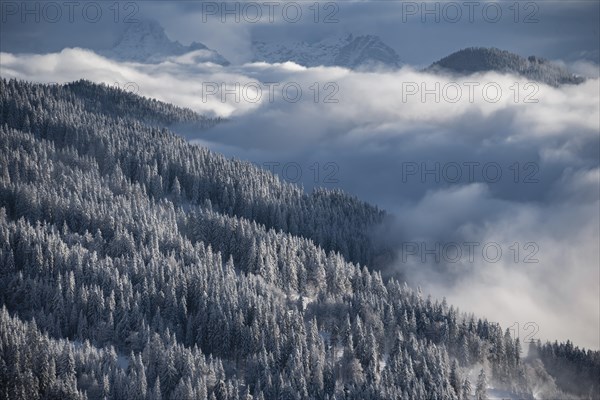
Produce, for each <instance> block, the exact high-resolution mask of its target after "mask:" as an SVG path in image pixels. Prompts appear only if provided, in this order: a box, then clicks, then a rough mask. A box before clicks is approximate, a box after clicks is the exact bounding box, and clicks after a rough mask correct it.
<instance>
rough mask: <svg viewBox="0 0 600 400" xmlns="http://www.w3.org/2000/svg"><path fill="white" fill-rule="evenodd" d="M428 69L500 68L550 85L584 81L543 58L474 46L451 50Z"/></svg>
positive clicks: (464, 71)
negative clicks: (525, 56)
mask: <svg viewBox="0 0 600 400" xmlns="http://www.w3.org/2000/svg"><path fill="white" fill-rule="evenodd" d="M427 71H432V72H449V73H457V74H471V73H476V72H486V71H497V72H504V73H513V74H517V75H521V76H523V77H525V78H528V79H531V80H534V81H539V82H544V83H546V84H548V85H551V86H558V85H563V84H578V83H581V82H583V81H584V78H582V77H580V76H576V75H574V74H571V73H569V72H568V71H567V70H565V69H564V68H562V67H560V66H557V65H554V64H552V63H550V62H549V61H548V60H545V59H543V58H538V57H535V56H530V57H528V58H524V57H521V56H519V55H517V54H513V53H510V52H508V51H506V50H499V49H496V48H485V47H471V48H467V49H464V50H460V51H457V52H455V53H452V54H450V55H449V56H447V57H444V58H442V59H441V60H439V61H436V62H434V63H433V64H432V65H431V66H429V68H427Z"/></svg>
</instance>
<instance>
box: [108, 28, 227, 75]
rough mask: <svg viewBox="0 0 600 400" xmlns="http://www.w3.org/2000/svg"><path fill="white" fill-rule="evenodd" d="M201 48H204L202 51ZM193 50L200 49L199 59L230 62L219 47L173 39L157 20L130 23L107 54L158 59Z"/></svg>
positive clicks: (151, 59) (129, 57)
mask: <svg viewBox="0 0 600 400" xmlns="http://www.w3.org/2000/svg"><path fill="white" fill-rule="evenodd" d="M198 50H203V51H202V52H198ZM190 52H195V53H196V54H195V57H194V59H195V61H196V62H213V63H216V64H221V65H228V64H229V62H228V61H227V60H226V59H225V58H224V57H223V56H221V55H220V54H219V53H218V52H217V51H215V50H212V49H209V48H208V47H206V46H205V45H204V44H202V43H199V42H193V43H192V44H190V45H189V46H184V45H182V44H181V43H179V42H178V41H172V40H171V39H169V37H168V36H167V34H166V33H165V30H164V28H163V27H162V26H161V25H160V24H159V23H158V22H156V21H153V20H143V21H140V22H138V23H134V24H130V25H129V26H128V27H127V29H126V30H125V32H124V33H123V35H122V36H121V37H120V38H119V40H118V41H117V42H116V43H115V45H114V46H113V48H112V49H111V50H109V51H107V52H105V55H107V56H108V57H111V58H115V59H118V60H123V61H136V62H147V63H154V62H161V61H164V60H166V59H169V58H173V57H179V56H182V55H184V54H187V53H190Z"/></svg>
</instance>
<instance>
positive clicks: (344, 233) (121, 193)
mask: <svg viewBox="0 0 600 400" xmlns="http://www.w3.org/2000/svg"><path fill="white" fill-rule="evenodd" d="M73 86H74V87H78V85H77V84H75V85H72V86H69V85H65V86H51V85H38V84H30V83H26V82H20V81H14V80H11V81H6V80H0V118H1V119H0V302H1V303H2V304H3V306H2V309H1V310H0V367H1V368H0V396H2V398H10V399H27V400H29V399H37V398H60V399H84V398H88V399H103V398H114V399H123V398H127V399H162V398H165V399H187V398H200V399H207V398H208V399H219V400H240V399H244V400H247V399H251V398H253V399H332V398H337V399H356V400H358V399H381V400H384V399H395V398H407V399H433V398H438V399H449V400H465V399H468V398H469V396H470V394H469V393H468V392H469V390H468V387H469V386H471V384H470V383H469V379H470V376H472V375H473V371H474V370H476V371H477V372H478V371H479V369H480V368H481V365H482V363H484V364H485V365H486V367H485V368H486V369H488V376H489V381H490V383H492V384H494V385H495V386H498V387H503V388H505V389H506V390H509V389H510V391H511V393H516V394H518V397H519V398H520V399H528V400H529V399H533V391H534V388H537V387H538V386H537V384H538V382H537V381H536V380H535V379H537V378H536V377H537V376H538V375H543V374H545V375H544V376H547V377H550V375H548V373H546V372H545V369H544V365H543V363H542V362H541V361H540V359H539V357H538V358H535V356H532V358H535V360H533V361H532V362H531V363H529V362H525V360H522V359H521V358H520V356H519V355H520V343H519V341H518V339H515V338H513V337H511V335H510V331H504V332H503V330H502V329H501V328H500V326H498V325H497V324H494V323H491V322H489V321H487V320H485V319H475V318H474V317H473V316H468V315H464V314H461V313H459V312H458V311H457V310H456V309H455V308H453V307H452V306H448V304H447V303H446V302H445V301H435V300H433V299H431V298H423V296H422V295H421V293H419V292H415V291H413V290H411V289H409V288H408V287H407V286H406V285H401V284H400V283H399V282H397V281H395V280H393V279H390V280H389V281H387V282H385V281H383V279H382V277H381V274H379V273H378V272H376V271H369V270H368V269H367V268H366V267H360V266H358V265H356V264H355V263H351V262H348V258H346V257H344V256H343V255H342V254H340V253H339V252H335V251H326V250H325V249H324V248H323V247H324V245H322V243H327V242H329V243H330V244H332V243H335V246H333V249H335V247H336V246H340V245H341V244H342V243H344V244H346V245H350V244H352V243H354V242H353V240H355V241H356V242H361V241H364V237H362V238H361V237H359V238H356V239H353V235H356V234H358V233H360V232H362V231H364V230H365V229H366V228H368V227H369V226H370V225H371V224H375V223H377V222H378V221H379V220H380V219H379V218H380V216H381V215H380V212H379V211H378V210H377V209H376V208H374V207H371V206H369V205H367V204H364V203H362V202H359V201H357V200H356V199H353V198H352V197H349V196H347V195H345V194H343V193H341V192H329V191H319V192H318V193H317V194H311V195H307V194H304V193H303V191H302V190H301V189H300V188H298V187H296V186H294V185H289V184H285V183H282V182H280V181H279V180H278V179H277V178H276V177H275V176H273V175H272V174H269V173H268V172H266V171H263V170H260V169H258V168H255V167H253V166H251V165H250V164H248V163H243V162H241V161H235V160H227V159H225V158H224V157H221V156H219V155H217V154H214V153H212V152H209V151H207V150H206V149H202V148H199V147H197V146H193V145H190V144H189V143H186V142H185V141H184V140H183V139H182V138H179V137H177V136H175V135H174V134H173V133H171V132H170V131H168V130H167V129H164V128H159V127H157V126H156V125H155V124H154V123H153V122H152V123H150V124H146V123H145V122H144V117H143V115H144V111H143V110H145V109H146V107H147V103H148V102H149V100H148V99H142V98H139V99H138V100H139V104H138V105H137V106H135V107H131V108H129V109H130V113H129V114H128V113H121V112H120V111H118V109H117V110H115V109H114V108H113V106H112V105H111V104H110V103H112V102H113V101H114V98H111V97H110V96H106V92H105V91H106V88H104V87H101V86H98V87H96V86H95V85H93V84H89V83H87V84H85V85H84V87H85V90H79V89H77V90H75V91H74V90H73ZM95 88H96V90H94V89H95ZM118 93H119V92H114V93H112V94H111V95H115V96H116V95H117V94H118ZM94 100H95V101H94ZM105 102H106V103H109V104H105ZM89 104H93V107H89V106H88V105H89ZM175 109H176V108H175ZM136 110H139V111H136ZM138 112H139V115H137V114H138ZM180 113H181V114H182V115H184V114H185V112H184V111H183V110H178V111H177V112H176V114H177V115H179V114H180ZM260 220H264V221H266V222H267V223H266V224H263V223H261V222H260ZM284 222H285V223H284ZM277 224H281V226H284V227H285V229H282V228H276V229H272V228H273V227H274V226H275V225H277ZM294 224H300V225H299V227H296V228H294V227H293V226H294ZM311 224H312V225H311ZM311 235H312V236H314V238H310V237H309V236H311ZM365 248H368V247H365ZM569 348H570V347H568V348H567V349H569ZM553 354H556V355H557V356H558V357H556V359H555V360H553V364H560V360H561V359H563V358H569V359H571V356H572V355H574V356H575V357H573V358H572V360H573V363H575V362H576V363H577V366H578V368H579V370H580V371H584V372H585V373H583V374H581V376H583V377H586V378H585V379H583V378H582V379H581V381H579V382H578V383H579V386H580V387H585V386H587V388H588V389H593V387H592V386H591V385H590V383H589V382H588V381H587V377H588V376H591V377H593V376H594V374H593V372H594V371H596V369H597V365H598V353H597V352H595V353H590V352H587V353H586V352H581V353H580V352H578V351H575V352H573V351H570V352H565V351H563V350H561V351H560V352H556V353H553ZM532 365H534V366H532ZM534 367H535V368H534ZM536 374H537V375H536ZM549 381H550V383H548V384H547V385H546V386H547V387H546V388H545V389H544V390H543V391H538V390H537V389H536V393H538V392H539V393H538V395H539V396H541V398H545V399H546V398H567V397H566V395H565V394H564V393H563V392H561V391H560V390H559V389H558V388H557V387H556V386H555V385H554V386H552V385H553V384H552V382H551V381H552V379H551V378H549ZM570 383H572V380H571V381H570ZM473 386H475V385H473ZM590 393H591V395H593V394H595V393H594V392H591V391H590ZM584 398H585V397H584ZM592 398H593V397H592Z"/></svg>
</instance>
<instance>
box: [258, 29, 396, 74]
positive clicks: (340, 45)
mask: <svg viewBox="0 0 600 400" xmlns="http://www.w3.org/2000/svg"><path fill="white" fill-rule="evenodd" d="M252 50H253V53H254V61H266V62H270V63H275V62H278V63H281V62H286V61H293V62H295V63H297V64H300V65H304V66H307V67H314V66H319V65H323V66H332V65H336V66H341V67H346V68H352V69H354V68H363V67H371V66H376V65H381V66H385V67H391V68H397V67H399V66H400V65H401V62H400V57H399V56H398V54H397V53H396V52H395V51H394V49H392V48H391V47H389V46H388V45H386V44H385V43H384V42H383V41H382V40H381V38H379V37H378V36H373V35H361V36H354V35H352V34H349V35H347V36H345V37H331V38H326V39H324V40H321V41H318V42H316V43H307V42H305V41H296V42H275V43H274V42H271V43H267V42H259V41H255V42H253V43H252Z"/></svg>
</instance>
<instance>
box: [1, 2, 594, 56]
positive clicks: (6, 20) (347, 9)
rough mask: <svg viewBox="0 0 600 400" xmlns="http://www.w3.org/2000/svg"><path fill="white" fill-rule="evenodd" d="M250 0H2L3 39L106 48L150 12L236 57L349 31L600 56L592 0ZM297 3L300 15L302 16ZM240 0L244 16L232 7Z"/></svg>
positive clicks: (172, 31) (173, 29)
mask: <svg viewBox="0 0 600 400" xmlns="http://www.w3.org/2000/svg"><path fill="white" fill-rule="evenodd" d="M45 3H52V4H53V5H51V6H48V5H46V4H45ZM246 3H250V4H249V5H246V4H245V3H229V4H228V5H227V6H223V5H222V4H223V3H221V2H219V3H212V2H200V1H168V2H158V1H137V2H119V3H118V4H119V7H115V6H114V4H115V3H114V2H86V1H81V2H78V5H77V6H72V8H71V7H69V6H67V5H65V4H66V2H33V1H30V2H24V3H22V2H11V1H3V2H2V8H1V9H0V12H1V13H2V16H1V18H2V24H1V27H0V33H1V38H2V39H1V40H0V45H1V49H2V51H6V52H11V53H15V52H34V53H42V52H52V51H58V50H61V49H63V48H65V47H84V48H91V49H103V48H108V47H110V46H111V45H112V44H113V43H114V41H115V40H116V39H117V38H118V36H119V34H120V32H122V31H123V29H124V27H125V26H126V25H127V23H128V22H130V21H134V20H136V19H142V18H152V19H156V20H158V21H160V23H161V24H162V25H163V26H164V27H165V28H166V31H167V34H168V35H169V36H170V37H171V38H172V39H177V40H179V41H180V42H182V43H183V44H189V43H190V42H192V41H199V42H202V43H204V44H206V45H208V46H209V47H212V48H215V49H217V50H218V51H219V52H221V53H222V54H223V55H225V56H226V57H227V58H229V59H231V60H232V61H236V62H241V61H245V59H247V58H249V52H248V46H249V43H250V41H251V40H253V39H254V40H266V41H272V40H284V39H288V40H307V41H316V40H320V39H323V38H325V37H329V36H331V35H347V34H349V33H353V34H376V35H379V36H381V37H382V38H383V39H384V41H385V42H386V43H388V44H389V45H390V46H392V47H393V48H394V49H395V50H396V51H397V52H398V54H400V56H401V58H402V60H403V61H405V62H407V63H410V64H429V63H430V62H432V61H435V60H437V59H439V58H441V57H443V56H445V55H447V54H449V53H450V52H453V51H456V50H458V49H461V48H465V47H470V46H486V47H490V46H495V47H499V48H502V49H506V50H510V51H513V52H516V53H518V54H521V55H525V56H527V55H531V54H535V55H539V56H542V57H546V58H550V59H564V60H566V61H572V60H574V59H577V58H581V57H584V58H587V59H591V60H595V61H596V62H597V60H598V48H599V47H600V42H599V29H598V26H599V19H600V14H599V13H600V9H599V2H597V1H595V0H588V1H545V0H544V1H535V2H529V1H520V2H514V1H499V2H493V3H491V2H471V3H469V2H463V1H459V2H441V3H440V2H429V3H428V4H427V5H426V6H425V7H422V6H421V4H423V3H422V2H408V1H360V2H351V1H344V2H335V3H334V2H324V1H322V2H320V3H319V4H318V7H315V2H313V1H304V2H303V1H299V2H276V1H268V2H266V1H261V2H246ZM23 4H25V5H23ZM286 4H287V5H286ZM515 4H516V5H515ZM257 5H258V7H256V6H257ZM284 5H286V6H284ZM298 5H300V9H301V12H302V15H301V16H299V17H296V15H297V11H298ZM57 6H58V7H57ZM235 7H239V10H240V12H239V13H238V17H239V23H236V21H235V16H233V15H228V14H227V13H226V10H228V9H230V10H231V9H235ZM28 10H29V11H32V12H31V13H28V12H27V11H28ZM36 10H38V11H36ZM428 11H429V12H428ZM431 11H433V12H431ZM98 12H100V13H101V15H100V14H98ZM258 12H260V17H258V15H259V14H258ZM271 17H272V18H271ZM36 18H38V19H39V22H38V21H36ZM223 18H225V22H223ZM423 18H425V22H423ZM436 19H437V21H436ZM296 20H297V21H296ZM315 20H316V22H315ZM115 21H116V22H115ZM254 21H256V22H254Z"/></svg>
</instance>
